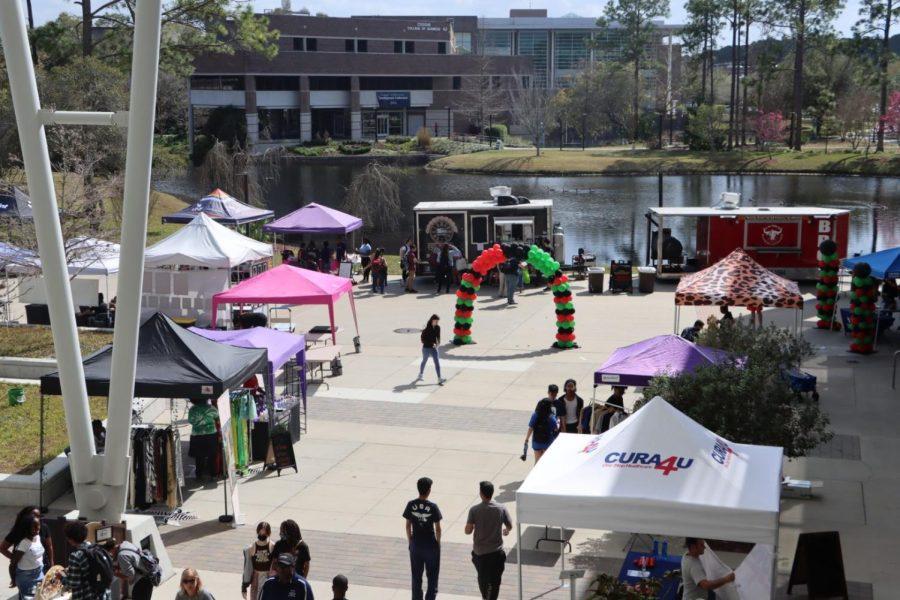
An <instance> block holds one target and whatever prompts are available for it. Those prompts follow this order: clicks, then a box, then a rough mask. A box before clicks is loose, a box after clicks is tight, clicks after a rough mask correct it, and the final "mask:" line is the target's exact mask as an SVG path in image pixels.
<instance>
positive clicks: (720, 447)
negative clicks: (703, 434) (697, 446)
mask: <svg viewBox="0 0 900 600" xmlns="http://www.w3.org/2000/svg"><path fill="white" fill-rule="evenodd" d="M711 454H712V459H713V460H714V461H716V462H717V463H719V464H720V465H722V466H723V467H728V465H730V464H731V457H732V455H734V450H732V449H731V446H729V445H728V444H727V443H726V442H725V440H723V439H720V438H716V443H715V444H713V449H712V453H711Z"/></svg>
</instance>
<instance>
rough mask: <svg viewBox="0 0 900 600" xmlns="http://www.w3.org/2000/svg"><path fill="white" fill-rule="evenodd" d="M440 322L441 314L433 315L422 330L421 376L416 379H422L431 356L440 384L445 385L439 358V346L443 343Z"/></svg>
mask: <svg viewBox="0 0 900 600" xmlns="http://www.w3.org/2000/svg"><path fill="white" fill-rule="evenodd" d="M440 322H441V318H440V317H439V316H437V315H431V318H430V319H428V323H427V324H426V325H425V329H423V330H422V335H421V336H420V337H421V340H422V364H420V365H419V376H418V377H416V381H422V376H423V375H424V374H425V363H427V362H428V359H429V358H430V359H431V360H433V361H434V370H435V371H436V372H437V376H438V385H444V381H446V380H445V379H444V378H443V377H441V361H440V359H439V358H438V347H439V346H440V345H441V326H440Z"/></svg>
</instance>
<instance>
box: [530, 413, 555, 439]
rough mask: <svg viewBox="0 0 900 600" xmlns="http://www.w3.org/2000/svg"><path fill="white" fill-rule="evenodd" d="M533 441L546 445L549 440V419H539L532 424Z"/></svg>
mask: <svg viewBox="0 0 900 600" xmlns="http://www.w3.org/2000/svg"><path fill="white" fill-rule="evenodd" d="M533 429H534V441H536V442H537V443H538V444H546V443H548V442H549V441H550V440H551V437H550V436H551V431H550V418H549V417H547V418H545V419H540V420H538V421H537V422H536V423H535V424H534V428H533Z"/></svg>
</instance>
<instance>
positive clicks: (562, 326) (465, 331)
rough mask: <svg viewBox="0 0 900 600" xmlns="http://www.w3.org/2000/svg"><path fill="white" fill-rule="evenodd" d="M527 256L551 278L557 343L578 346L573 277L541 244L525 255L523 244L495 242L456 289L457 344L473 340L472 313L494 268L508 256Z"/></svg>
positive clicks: (557, 345) (455, 335) (454, 331)
mask: <svg viewBox="0 0 900 600" xmlns="http://www.w3.org/2000/svg"><path fill="white" fill-rule="evenodd" d="M523 255H524V257H525V259H526V261H527V262H528V264H530V265H531V266H533V267H534V268H535V269H537V270H538V271H539V272H540V273H541V275H543V276H544V277H545V278H547V279H548V280H549V281H550V289H551V290H552V291H553V302H554V304H555V306H556V331H557V333H556V342H554V344H553V345H554V346H555V347H557V348H574V347H575V307H574V305H573V304H572V292H571V290H569V279H568V278H567V277H566V276H565V275H563V273H562V271H561V270H560V268H559V263H558V262H557V261H555V260H553V257H552V256H550V254H549V253H547V252H545V251H544V250H541V249H540V248H538V247H537V246H531V247H530V248H529V249H528V253H527V254H525V252H524V248H522V247H521V246H505V245H504V246H503V247H501V246H500V245H499V244H494V245H493V246H492V247H491V248H488V249H486V250H485V251H484V252H482V253H481V254H480V255H479V256H478V258H476V259H475V261H474V262H473V263H472V270H471V271H470V272H468V273H465V274H463V276H462V282H461V284H460V286H459V289H458V290H457V292H456V312H455V313H454V327H453V343H454V344H456V345H458V346H459V345H463V344H471V343H472V321H473V319H472V313H473V312H474V310H475V300H476V299H477V297H478V289H479V288H480V287H481V282H482V281H483V280H484V278H485V276H487V274H488V273H489V272H490V270H491V269H493V268H494V267H496V266H497V265H499V264H500V263H502V262H504V261H505V260H507V258H519V257H520V256H523Z"/></svg>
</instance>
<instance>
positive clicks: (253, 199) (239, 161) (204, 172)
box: [197, 140, 284, 206]
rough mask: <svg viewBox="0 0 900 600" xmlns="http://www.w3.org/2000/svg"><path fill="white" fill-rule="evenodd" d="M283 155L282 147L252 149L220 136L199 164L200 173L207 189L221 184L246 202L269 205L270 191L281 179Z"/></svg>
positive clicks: (223, 188)
mask: <svg viewBox="0 0 900 600" xmlns="http://www.w3.org/2000/svg"><path fill="white" fill-rule="evenodd" d="M283 157H284V149H283V148H281V147H273V148H268V149H267V150H265V151H264V152H260V153H252V152H250V151H248V150H246V149H243V148H240V147H238V146H237V145H235V146H234V147H232V148H229V146H228V144H226V143H224V142H222V141H220V140H216V141H215V143H213V145H212V147H211V148H210V149H209V152H207V153H206V156H205V157H204V159H203V163H202V164H201V165H200V166H199V167H198V168H197V176H198V178H199V180H200V183H201V184H202V185H203V187H204V189H206V190H211V189H215V188H221V189H222V190H224V191H225V192H227V193H229V194H231V195H232V196H234V197H235V198H237V199H238V200H241V201H242V202H246V203H247V204H252V205H255V206H265V205H266V198H265V196H266V193H267V192H268V191H269V190H270V189H271V188H272V186H273V185H275V184H276V183H278V178H279V176H280V174H281V159H282V158H283Z"/></svg>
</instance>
